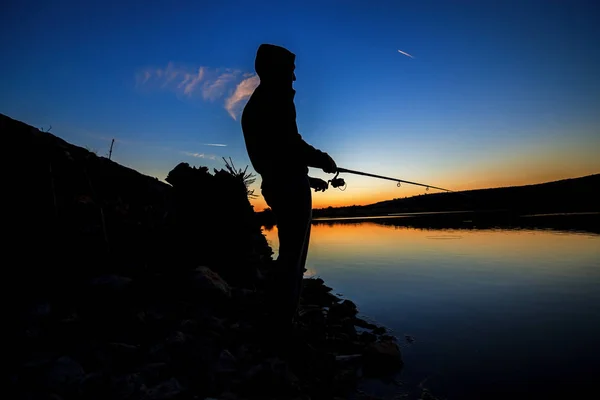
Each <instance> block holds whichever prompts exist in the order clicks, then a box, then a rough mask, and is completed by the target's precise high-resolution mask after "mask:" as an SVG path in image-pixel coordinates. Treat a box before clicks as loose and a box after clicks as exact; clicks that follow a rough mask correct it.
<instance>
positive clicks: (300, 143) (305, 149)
mask: <svg viewBox="0 0 600 400" xmlns="http://www.w3.org/2000/svg"><path fill="white" fill-rule="evenodd" d="M292 106H293V124H292V127H291V128H292V129H291V130H292V132H291V135H290V136H289V137H290V138H291V142H292V143H291V144H290V148H291V149H294V150H295V151H298V152H299V153H300V154H301V155H302V159H303V160H304V161H305V162H306V165H308V166H309V167H313V168H320V169H322V170H323V171H324V172H327V173H335V172H336V170H337V165H336V164H335V161H333V158H331V157H330V156H329V154H327V153H325V152H324V151H321V150H318V149H316V148H314V147H313V146H311V145H310V144H308V143H307V142H306V141H305V140H304V139H303V138H302V135H300V133H299V132H298V125H297V124H296V106H295V105H293V104H292Z"/></svg>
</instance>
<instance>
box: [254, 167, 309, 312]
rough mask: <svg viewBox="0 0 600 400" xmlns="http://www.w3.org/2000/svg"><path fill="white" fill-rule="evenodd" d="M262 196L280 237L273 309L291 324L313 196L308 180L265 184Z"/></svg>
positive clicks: (306, 246) (282, 180) (298, 291)
mask: <svg viewBox="0 0 600 400" xmlns="http://www.w3.org/2000/svg"><path fill="white" fill-rule="evenodd" d="M261 191H262V195H263V197H264V198H265V201H266V202H267V204H268V205H269V207H271V209H272V210H273V213H274V214H275V219H276V221H277V231H278V235H279V256H278V257H277V270H278V271H277V274H276V275H277V279H276V282H275V285H276V286H277V288H276V290H275V293H276V297H275V298H274V299H273V301H279V302H281V303H280V304H279V305H278V306H277V307H276V308H277V309H278V310H279V311H278V312H279V313H280V315H279V316H280V317H281V318H283V319H284V322H285V323H287V322H289V323H291V322H292V320H293V318H294V316H295V314H296V310H297V308H298V302H299V300H300V292H301V289H302V278H303V275H304V266H305V264H306V256H307V254H308V244H309V241H310V223H311V219H312V194H311V189H310V185H309V182H308V176H306V175H304V176H298V177H286V178H284V179H281V180H276V181H275V180H268V179H267V180H265V179H264V178H263V182H262V185H261Z"/></svg>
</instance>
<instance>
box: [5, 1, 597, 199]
mask: <svg viewBox="0 0 600 400" xmlns="http://www.w3.org/2000/svg"><path fill="white" fill-rule="evenodd" d="M82 3H87V4H82ZM498 3H502V4H498ZM3 4H4V5H3V14H2V16H1V17H0V19H1V20H0V22H1V23H0V30H1V33H2V34H1V36H0V44H1V46H2V55H3V61H2V64H0V65H1V66H2V67H1V68H2V70H1V72H2V73H1V74H0V90H1V92H0V93H2V96H1V97H0V112H1V113H3V114H6V115H8V116H10V117H12V118H15V119H18V120H22V121H24V122H26V123H29V124H32V125H34V126H37V127H45V128H47V127H48V126H50V125H52V131H51V132H53V133H54V134H56V135H58V136H60V137H62V138H64V139H65V140H68V141H70V142H72V143H74V144H78V145H81V146H87V147H89V148H92V149H96V150H97V151H98V153H99V154H106V153H107V152H108V147H109V144H110V139H112V138H115V139H116V140H117V143H116V145H115V149H114V155H113V158H114V159H115V160H116V161H118V162H120V163H122V164H125V165H128V166H131V167H133V168H136V169H138V170H140V171H141V172H144V173H147V174H149V175H153V176H157V177H159V178H161V179H162V178H164V177H165V176H166V174H167V173H168V171H169V170H170V169H172V168H173V167H174V166H175V165H176V164H177V163H178V162H181V161H184V162H188V163H190V164H194V165H207V166H209V167H217V168H219V167H222V166H223V162H222V161H221V157H223V156H225V157H232V159H233V160H234V162H235V163H236V165H238V166H240V167H244V166H245V165H247V164H249V160H248V157H247V155H246V152H245V147H244V143H243V138H242V133H241V128H240V123H239V112H240V111H241V109H242V108H243V105H244V104H245V103H244V101H245V100H246V99H247V96H248V95H249V94H250V93H251V91H252V88H253V87H254V85H255V84H256V83H257V78H256V77H255V76H254V69H253V66H254V56H255V52H256V49H257V47H258V46H259V45H260V44H261V43H274V44H278V45H282V46H285V47H287V48H289V49H290V50H291V51H293V52H294V53H296V55H297V62H296V75H297V77H298V80H297V81H296V83H295V88H296V90H297V95H296V107H297V111H298V125H299V129H300V132H301V134H302V135H303V137H304V138H305V139H306V140H307V141H308V142H309V143H311V144H313V145H315V146H316V147H318V148H321V149H322V150H324V151H327V152H329V153H330V154H331V155H332V156H333V157H334V159H335V160H336V161H337V163H338V165H340V166H342V167H346V168H350V169H359V170H365V171H367V172H372V173H377V174H383V175H389V176H395V177H399V178H403V179H407V180H413V181H424V182H426V183H430V184H432V185H437V186H446V187H450V188H453V189H464V188H477V187H490V186H500V185H511V184H523V183H534V182H540V181H545V180H552V179H559V178H566V177H572V176H579V175H585V174H590V173H598V172H600V157H598V155H597V154H598V152H599V151H600V112H598V111H599V110H600V78H599V74H598V72H597V71H600V50H599V49H598V48H599V47H600V46H598V43H600V26H599V24H597V21H598V17H599V16H600V6H599V5H597V4H595V2H593V1H587V2H583V1H569V2H567V1H526V0H523V1H503V2H492V1H441V0H440V1H412V2H403V1H373V0H371V1H325V0H322V1H301V2H297V4H293V3H292V2H287V1H270V2H268V1H263V2H256V3H254V2H249V1H218V2H200V1H197V2H191V1H186V2H181V1H139V2H137V1H135V2H134V1H102V2H100V1H98V2H95V1H90V2H80V1H63V2H44V1H27V0H21V1H10V0H9V1H8V2H5V3H3ZM398 50H402V51H404V52H407V53H410V54H411V55H413V57H414V58H410V57H407V56H405V55H402V54H401V53H399V52H398ZM210 144H223V145H226V146H210ZM313 175H314V176H319V177H326V176H327V175H325V174H323V173H322V172H319V171H314V173H313ZM345 178H346V180H347V182H348V184H349V186H348V190H347V191H345V192H339V191H337V190H330V191H328V192H326V193H318V194H315V195H314V202H315V206H325V205H329V204H331V205H336V204H361V203H368V202H371V201H375V200H382V199H387V198H392V197H403V196H406V195H412V194H415V193H421V192H422V190H421V189H419V188H409V187H403V188H402V189H397V188H396V187H395V185H393V184H391V185H390V183H389V182H385V181H377V180H373V179H369V178H362V177H352V176H346V177H345ZM255 204H256V206H257V207H259V208H261V207H262V206H263V205H264V203H263V202H262V200H260V199H259V200H257V201H256V203H255Z"/></svg>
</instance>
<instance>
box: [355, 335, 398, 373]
mask: <svg viewBox="0 0 600 400" xmlns="http://www.w3.org/2000/svg"><path fill="white" fill-rule="evenodd" d="M402 364H403V362H402V356H401V354H400V348H399V347H398V345H397V344H396V343H394V342H391V341H381V342H376V343H371V344H369V345H368V346H367V347H366V348H365V350H364V353H363V368H364V370H365V373H367V374H380V373H386V372H389V371H393V370H395V369H398V368H400V367H402Z"/></svg>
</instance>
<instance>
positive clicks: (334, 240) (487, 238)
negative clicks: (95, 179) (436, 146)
mask: <svg viewBox="0 0 600 400" xmlns="http://www.w3.org/2000/svg"><path fill="white" fill-rule="evenodd" d="M403 220H405V219H403ZM402 224H405V222H402ZM402 224H399V223H391V222H390V221H384V220H370V221H366V222H356V221H351V222H344V223H340V222H331V221H330V222H327V223H324V222H319V223H315V224H314V225H313V233H312V236H311V249H310V253H309V259H308V262H307V266H308V268H309V269H310V270H311V271H314V273H316V275H318V276H321V277H323V278H324V279H325V280H326V282H327V284H328V285H330V286H333V288H334V289H335V291H336V292H341V293H343V294H344V295H346V296H347V297H349V298H351V299H352V300H353V301H355V302H356V303H357V304H358V306H359V308H360V309H361V311H362V312H363V313H364V314H366V315H368V316H369V317H371V318H372V319H374V320H376V321H378V322H380V323H383V324H384V325H386V326H388V327H390V328H392V329H393V330H394V333H395V334H396V335H398V336H399V337H404V335H405V334H409V335H412V336H414V337H415V339H416V340H415V343H414V344H412V345H408V344H404V345H403V354H404V358H405V362H406V366H405V368H404V370H403V372H402V379H403V380H404V381H405V382H406V383H407V385H408V386H410V384H413V385H416V384H417V383H418V382H420V381H421V380H423V379H426V378H427V379H428V382H429V385H430V386H432V387H433V388H435V389H437V390H438V391H441V392H442V394H443V395H444V396H445V397H447V398H450V399H452V398H460V399H465V398H468V399H471V398H472V399H475V398H484V397H485V398H526V397H527V396H534V397H535V398H537V397H540V396H542V397H543V396H546V395H548V396H549V395H555V394H556V393H558V392H561V391H563V390H565V391H566V392H568V393H569V394H574V393H575V392H576V391H578V390H579V389H581V388H583V387H584V386H585V385H586V384H591V382H593V379H595V377H593V376H592V372H593V371H595V370H597V369H595V368H597V367H600V364H599V363H598V361H597V360H598V359H600V345H599V344H598V341H597V337H600V291H599V290H598V287H599V284H600V236H599V235H593V234H589V233H582V232H566V231H558V230H555V229H554V230H540V229H531V228H520V229H506V228H489V229H477V228H473V227H470V228H467V229H457V228H448V229H433V228H426V227H414V226H406V225H402ZM265 233H266V236H267V238H268V240H270V241H271V243H272V245H273V247H274V250H276V248H277V228H276V227H275V228H273V229H272V230H271V231H267V232H265ZM548 382H553V383H552V385H549V383H548ZM378 390H380V391H381V392H380V394H386V390H388V389H386V388H385V387H384V388H378ZM389 390H391V389H389ZM532 393H535V395H534V394H532ZM388 394H390V393H388ZM486 396H487V397H486ZM507 396H508V397H507ZM529 398H533V397H529Z"/></svg>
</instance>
